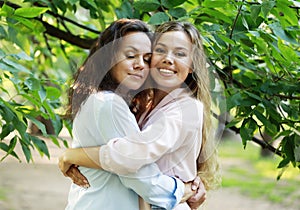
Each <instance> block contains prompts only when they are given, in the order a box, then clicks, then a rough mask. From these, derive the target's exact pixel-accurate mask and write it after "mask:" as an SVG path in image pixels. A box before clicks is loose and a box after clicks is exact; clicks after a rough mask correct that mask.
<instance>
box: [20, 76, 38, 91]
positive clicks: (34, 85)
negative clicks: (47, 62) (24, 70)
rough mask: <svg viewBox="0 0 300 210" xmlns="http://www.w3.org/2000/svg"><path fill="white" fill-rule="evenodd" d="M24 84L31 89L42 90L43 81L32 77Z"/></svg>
mask: <svg viewBox="0 0 300 210" xmlns="http://www.w3.org/2000/svg"><path fill="white" fill-rule="evenodd" d="M24 84H25V85H26V86H27V87H28V88H29V90H40V89H41V83H40V80H38V79H36V78H34V77H30V78H28V79H26V80H25V81H24Z"/></svg>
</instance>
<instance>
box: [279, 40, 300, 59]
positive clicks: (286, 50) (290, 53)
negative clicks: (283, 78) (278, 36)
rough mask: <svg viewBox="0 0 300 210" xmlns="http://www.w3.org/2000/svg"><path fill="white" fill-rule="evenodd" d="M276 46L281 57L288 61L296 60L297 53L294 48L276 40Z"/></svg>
mask: <svg viewBox="0 0 300 210" xmlns="http://www.w3.org/2000/svg"><path fill="white" fill-rule="evenodd" d="M278 48H279V50H280V52H281V54H282V55H283V57H284V58H285V59H286V60H287V61H288V62H291V64H292V62H297V60H298V59H299V55H297V54H296V52H295V50H294V49H292V48H291V47H289V46H287V45H285V44H284V43H283V42H281V41H278Z"/></svg>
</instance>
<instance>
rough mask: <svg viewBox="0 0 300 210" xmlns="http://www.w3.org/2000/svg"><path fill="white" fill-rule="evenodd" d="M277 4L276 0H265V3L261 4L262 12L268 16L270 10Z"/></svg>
mask: <svg viewBox="0 0 300 210" xmlns="http://www.w3.org/2000/svg"><path fill="white" fill-rule="evenodd" d="M275 5H276V2H275V1H263V3H262V4H261V12H262V14H263V15H264V17H267V16H268V14H269V12H270V11H271V10H272V9H273V7H274V6H275Z"/></svg>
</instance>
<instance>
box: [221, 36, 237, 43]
mask: <svg viewBox="0 0 300 210" xmlns="http://www.w3.org/2000/svg"><path fill="white" fill-rule="evenodd" d="M218 37H220V38H221V39H222V40H223V41H224V42H226V43H227V44H231V45H235V44H236V43H235V41H233V40H232V39H230V38H229V37H227V36H224V35H223V34H218Z"/></svg>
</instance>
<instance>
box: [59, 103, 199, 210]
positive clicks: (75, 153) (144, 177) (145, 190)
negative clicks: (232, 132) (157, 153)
mask: <svg viewBox="0 0 300 210" xmlns="http://www.w3.org/2000/svg"><path fill="white" fill-rule="evenodd" d="M95 107H97V106H95ZM126 107H127V106H126V104H125V103H123V104H122V101H118V102H116V103H113V104H108V107H106V106H102V107H101V110H99V112H98V113H102V114H101V115H99V116H102V117H103V116H105V114H108V115H110V117H107V118H104V119H105V120H106V123H108V122H107V121H108V120H110V119H112V120H113V123H114V124H115V126H117V127H118V128H119V129H118V131H119V132H121V133H119V134H120V136H125V135H126V134H132V132H133V128H134V129H136V127H137V126H132V125H130V123H129V121H128V116H129V115H124V112H125V113H126V112H129V109H128V107H127V109H126ZM93 110H95V108H93ZM114 116H115V117H114ZM122 116H126V117H122ZM132 117H133V116H132ZM99 120H101V118H99ZM102 120H103V118H102ZM131 121H132V120H131ZM134 121H135V119H134ZM99 126H100V125H99ZM135 132H137V131H136V130H135ZM59 160H60V161H59V166H60V168H61V170H62V171H63V173H64V174H65V175H68V169H69V167H70V166H71V165H73V164H75V165H80V166H85V167H91V168H98V169H100V168H101V167H100V164H99V148H97V147H90V148H74V149H67V150H66V151H65V152H64V153H63V155H62V156H60V158H59ZM119 177H120V179H121V181H122V183H123V184H124V185H125V186H126V187H128V188H131V189H132V190H134V191H135V192H136V193H137V194H139V195H140V196H141V197H143V198H144V199H145V200H146V201H147V202H149V203H151V204H154V205H157V206H161V207H164V208H166V209H172V208H173V207H174V206H175V205H176V204H178V203H179V202H180V201H181V199H182V197H183V194H184V192H185V190H186V189H185V185H184V184H183V182H181V181H180V180H179V179H176V178H172V177H169V176H166V175H163V174H162V173H161V172H160V170H159V168H158V167H157V165H156V164H155V163H152V164H150V165H146V166H144V167H143V168H141V169H140V170H138V171H137V172H136V173H132V174H128V175H126V176H119ZM190 191H191V190H190ZM193 192H195V191H193ZM193 192H192V193H193Z"/></svg>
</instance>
